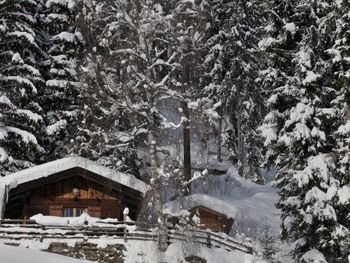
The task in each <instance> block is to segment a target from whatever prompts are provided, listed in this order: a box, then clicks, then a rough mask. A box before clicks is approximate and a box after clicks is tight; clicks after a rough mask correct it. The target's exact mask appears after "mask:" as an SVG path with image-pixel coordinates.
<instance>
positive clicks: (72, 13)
mask: <svg viewBox="0 0 350 263" xmlns="http://www.w3.org/2000/svg"><path fill="white" fill-rule="evenodd" d="M76 12H77V4H76V1H73V0H60V1H57V0H47V1H45V10H44V12H43V14H42V15H41V23H42V24H44V25H45V29H46V32H45V33H46V34H45V37H46V38H45V39H44V40H45V42H44V43H45V44H46V48H47V49H48V51H47V52H48V55H49V58H48V60H47V63H46V65H45V66H46V76H45V79H46V88H45V91H44V92H43V94H42V96H41V100H42V102H43V109H44V111H45V117H44V119H45V123H46V125H47V127H46V135H47V136H46V145H47V148H48V151H49V158H50V159H57V158H60V157H63V156H65V155H66V154H67V153H71V152H74V150H75V149H76V147H80V144H79V145H76V144H74V143H73V145H74V146H76V147H72V145H71V144H69V142H70V140H71V139H72V138H74V135H75V134H76V133H77V124H76V122H77V114H78V113H79V112H80V110H81V109H82V105H81V101H80V82H79V77H78V73H77V59H78V57H79V55H80V53H81V51H82V47H83V38H82V35H81V33H80V32H79V31H78V30H77V29H76V19H75V17H76ZM75 153H77V152H75Z"/></svg>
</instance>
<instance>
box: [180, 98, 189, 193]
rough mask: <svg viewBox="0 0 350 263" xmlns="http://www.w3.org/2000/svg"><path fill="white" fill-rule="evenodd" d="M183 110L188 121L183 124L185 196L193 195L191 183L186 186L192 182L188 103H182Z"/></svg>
mask: <svg viewBox="0 0 350 263" xmlns="http://www.w3.org/2000/svg"><path fill="white" fill-rule="evenodd" d="M181 104H182V105H181V106H182V110H183V114H184V116H185V117H186V118H187V121H185V122H183V125H182V128H183V146H184V160H183V175H184V180H185V184H184V195H185V196H186V195H190V194H191V183H189V184H186V182H189V181H190V180H191V131H190V123H189V118H190V112H189V110H188V105H187V102H186V101H182V102H181Z"/></svg>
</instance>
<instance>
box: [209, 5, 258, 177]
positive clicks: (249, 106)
mask: <svg viewBox="0 0 350 263" xmlns="http://www.w3.org/2000/svg"><path fill="white" fill-rule="evenodd" d="M211 5H212V10H213V13H214V16H213V18H212V19H213V23H212V27H211V31H212V32H210V34H211V37H210V38H209V39H208V42H207V44H208V48H209V52H208V55H207V57H206V60H205V66H206V68H207V70H206V72H207V73H206V74H205V75H204V78H203V84H204V85H205V86H204V88H203V92H204V94H207V95H208V96H209V97H210V98H211V99H212V100H213V102H214V105H215V106H218V105H221V106H218V107H216V111H219V113H220V115H221V118H225V119H226V121H227V124H228V125H229V129H228V131H227V132H228V133H229V136H226V143H227V144H228V145H229V149H230V152H231V158H232V159H233V160H234V161H235V162H237V163H238V165H239V173H240V175H241V176H246V177H249V178H252V179H254V180H255V181H257V182H263V180H262V177H261V174H260V169H259V166H260V155H261V154H260V148H261V145H259V138H258V136H257V133H256V128H257V127H258V125H260V122H261V120H262V118H263V108H264V107H263V101H264V98H263V93H262V90H261V89H260V85H259V84H258V81H257V79H258V77H259V75H258V73H259V69H260V66H261V65H262V64H263V60H262V59H261V57H260V53H259V51H258V42H259V36H260V35H261V26H262V25H263V24H264V5H262V3H261V2H260V1H249V2H248V1H241V0H237V1H213V2H212V3H211ZM251 116H255V117H254V118H251ZM219 133H220V136H221V131H220V132H219Z"/></svg>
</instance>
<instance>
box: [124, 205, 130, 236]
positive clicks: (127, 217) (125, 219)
mask: <svg viewBox="0 0 350 263" xmlns="http://www.w3.org/2000/svg"><path fill="white" fill-rule="evenodd" d="M123 220H124V222H126V221H128V220H129V208H128V207H125V208H124V210H123ZM127 233H128V231H127V229H126V227H124V241H125V242H127V241H128V235H127Z"/></svg>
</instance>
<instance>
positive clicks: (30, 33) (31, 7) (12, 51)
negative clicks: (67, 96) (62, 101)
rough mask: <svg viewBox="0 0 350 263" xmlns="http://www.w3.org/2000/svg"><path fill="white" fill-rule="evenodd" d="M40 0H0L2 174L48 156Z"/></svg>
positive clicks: (0, 137) (0, 140) (0, 141)
mask: <svg viewBox="0 0 350 263" xmlns="http://www.w3.org/2000/svg"><path fill="white" fill-rule="evenodd" d="M41 8H42V5H41V3H40V2H39V1H24V2H23V1H2V2H1V3H0V10H1V11H0V21H1V27H0V58H1V59H0V98H1V99H0V109H1V113H0V114H1V115H0V116H1V119H0V162H1V165H0V167H1V168H0V169H1V170H0V173H1V174H2V175H4V174H6V173H8V172H14V171H16V170H20V169H23V168H26V167H28V166H31V165H33V164H35V163H38V162H40V161H41V160H43V158H45V153H46V151H45V149H44V147H43V146H44V145H43V138H44V136H45V135H44V131H43V128H42V127H43V125H44V120H43V115H44V112H43V108H42V105H41V101H40V100H39V98H38V96H39V94H41V93H42V92H43V88H44V86H45V82H44V77H43V75H42V72H41V62H42V61H43V60H44V59H45V58H46V54H45V52H44V51H43V49H42V48H41V45H40V37H41V33H42V28H41V27H40V25H39V24H38V23H37V13H38V12H39V11H40V10H41Z"/></svg>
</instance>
